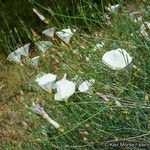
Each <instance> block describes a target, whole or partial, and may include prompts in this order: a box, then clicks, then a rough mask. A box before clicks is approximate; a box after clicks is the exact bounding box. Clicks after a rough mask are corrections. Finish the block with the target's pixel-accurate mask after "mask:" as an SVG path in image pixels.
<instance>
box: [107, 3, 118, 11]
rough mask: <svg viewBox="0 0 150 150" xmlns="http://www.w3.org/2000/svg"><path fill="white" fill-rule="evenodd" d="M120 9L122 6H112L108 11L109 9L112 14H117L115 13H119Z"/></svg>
mask: <svg viewBox="0 0 150 150" xmlns="http://www.w3.org/2000/svg"><path fill="white" fill-rule="evenodd" d="M119 7H120V5H119V4H117V5H113V6H110V7H108V8H107V9H108V11H110V12H112V13H115V12H117V11H118V9H119Z"/></svg>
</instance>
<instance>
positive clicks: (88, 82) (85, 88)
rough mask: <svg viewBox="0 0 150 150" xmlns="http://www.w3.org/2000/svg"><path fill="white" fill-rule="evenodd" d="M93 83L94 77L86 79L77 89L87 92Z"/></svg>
mask: <svg viewBox="0 0 150 150" xmlns="http://www.w3.org/2000/svg"><path fill="white" fill-rule="evenodd" d="M94 83H95V80H94V79H91V80H86V81H84V82H82V83H81V84H80V85H79V88H78V89H79V91H80V92H84V93H87V92H88V91H89V90H90V88H91V86H92V85H93V84H94Z"/></svg>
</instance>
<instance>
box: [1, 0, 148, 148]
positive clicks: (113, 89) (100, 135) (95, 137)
mask: <svg viewBox="0 0 150 150" xmlns="http://www.w3.org/2000/svg"><path fill="white" fill-rule="evenodd" d="M118 3H119V4H120V6H121V8H120V9H119V11H118V12H117V13H111V12H109V11H108V10H107V7H109V6H110V5H114V4H118ZM149 6H150V1H149V0H133V1H131V0H124V1H123V0H115V1H114V0H111V1H110V0H105V1H104V0H45V1H43V0H28V1H27V0H1V3H0V20H1V21H0V122H1V123H0V149H4V150H5V149H8V150H9V149H10V150H18V149H19V150H22V149H31V150H32V149H33V150H34V149H42V150H43V149H45V150H51V149H60V150H61V149H62V150H64V149H90V150H92V149H93V150H94V149H107V148H108V147H106V146H107V144H106V143H108V142H122V141H124V142H127V143H129V142H133V143H137V142H138V143H149V142H150V141H149V139H150V100H149V97H150V93H149V92H150V80H149V75H150V69H149V67H150V59H149V58H150V57H149V56H150V43H149V42H148V41H146V40H145V39H143V38H142V37H141V35H140V27H141V25H142V24H143V22H145V21H148V22H149V21H150V10H149ZM33 8H36V9H37V10H38V11H39V12H41V13H42V14H43V15H44V16H45V17H46V18H48V20H49V24H45V23H44V22H42V21H41V20H39V18H38V17H37V16H36V15H35V14H34V13H33V11H32V9H33ZM134 11H139V13H140V15H141V16H142V18H143V20H142V22H137V23H134V22H132V21H131V20H130V19H129V13H131V12H134ZM146 12H148V13H146ZM49 27H55V28H56V30H61V29H63V28H67V27H71V28H76V29H77V33H76V34H75V35H74V37H73V39H72V42H71V43H70V45H69V46H68V45H65V44H64V43H61V42H60V41H59V40H58V39H57V38H54V40H53V39H51V40H53V43H54V47H53V48H51V49H50V50H49V51H48V52H47V53H46V54H45V56H43V54H41V53H40V52H39V51H38V50H36V48H35V47H34V41H35V38H37V37H38V38H39V39H46V40H50V39H48V38H47V37H44V36H43V35H42V34H41V32H42V31H43V30H45V29H47V28H49ZM33 30H34V31H35V33H36V34H37V37H34V36H33ZM131 33H132V34H131ZM27 42H30V43H31V49H30V57H33V56H36V55H40V57H41V60H40V64H39V66H38V67H37V68H32V67H28V66H26V65H24V63H23V64H22V65H21V64H15V63H11V62H9V61H8V60H7V59H6V58H7V55H8V54H9V53H10V52H11V51H14V50H15V49H16V48H17V47H18V46H21V45H24V44H25V43H27ZM101 42H104V43H105V47H104V48H102V49H100V50H98V51H96V52H93V51H92V49H93V48H94V46H95V45H96V44H97V43H101ZM118 47H119V48H120V47H121V48H124V49H126V50H127V51H128V52H129V53H130V55H131V56H132V57H133V62H132V64H131V65H130V66H128V67H127V68H125V69H123V70H119V71H114V70H111V69H110V68H108V67H107V66H105V65H104V64H103V62H102V60H101V58H102V56H103V54H104V53H105V52H106V51H108V50H111V49H116V48H118ZM34 49H35V51H34ZM60 54H62V56H63V57H61V55H60ZM86 57H89V60H90V61H87V60H86ZM66 66H67V67H66ZM43 72H46V73H53V74H57V76H58V79H61V78H62V77H63V75H64V73H67V78H68V79H69V80H71V79H73V78H74V77H75V76H76V75H78V76H80V77H82V78H83V79H84V80H88V79H91V78H94V79H96V84H95V85H94V87H93V94H92V95H88V94H81V93H79V92H77V93H76V94H75V95H73V96H72V97H70V98H69V100H68V103H64V102H56V101H54V100H53V94H54V93H52V94H48V93H47V92H45V91H43V90H42V89H41V88H40V87H38V85H36V83H35V78H36V76H37V74H39V73H43ZM97 92H102V93H104V94H105V95H107V96H108V95H110V94H113V96H114V97H113V98H110V101H109V102H105V101H104V100H103V99H102V98H100V97H98V96H97V95H96V93H97ZM114 99H117V100H119V101H120V103H121V104H122V107H118V106H117V105H116V103H115V101H114ZM32 102H37V103H39V104H40V105H41V106H42V107H43V108H44V109H45V110H46V112H47V113H48V114H49V115H50V116H51V117H52V118H53V119H55V120H56V121H57V122H58V123H60V124H61V125H62V127H63V128H64V132H60V131H57V130H55V129H54V128H53V127H52V126H51V125H50V124H49V123H48V122H46V121H45V120H44V119H42V118H41V116H39V115H37V114H35V113H33V112H32V110H31V107H32ZM110 148H111V147H109V148H108V149H110ZM124 148H125V147H124ZM142 148H143V147H140V146H138V145H137V147H134V149H142ZM144 148H145V149H146V148H148V147H144ZM112 149H113V148H112Z"/></svg>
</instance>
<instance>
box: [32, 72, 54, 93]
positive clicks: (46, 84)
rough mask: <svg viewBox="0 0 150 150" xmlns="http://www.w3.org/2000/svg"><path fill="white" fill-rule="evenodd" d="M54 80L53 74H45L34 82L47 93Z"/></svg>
mask: <svg viewBox="0 0 150 150" xmlns="http://www.w3.org/2000/svg"><path fill="white" fill-rule="evenodd" d="M55 80H56V75H53V74H50V73H49V74H45V75H43V76H42V77H40V78H37V79H36V80H35V82H37V83H38V85H39V86H40V87H41V88H43V89H44V90H46V91H47V92H51V90H52V86H53V84H54V82H55Z"/></svg>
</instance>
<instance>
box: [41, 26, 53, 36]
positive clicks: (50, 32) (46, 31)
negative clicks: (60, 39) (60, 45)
mask: <svg viewBox="0 0 150 150" xmlns="http://www.w3.org/2000/svg"><path fill="white" fill-rule="evenodd" d="M54 30H55V29H54V28H49V29H46V30H44V31H42V33H43V34H45V35H47V36H48V37H53V36H54Z"/></svg>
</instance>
